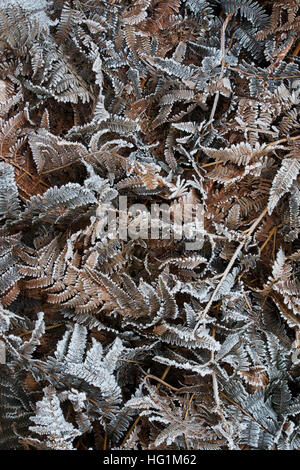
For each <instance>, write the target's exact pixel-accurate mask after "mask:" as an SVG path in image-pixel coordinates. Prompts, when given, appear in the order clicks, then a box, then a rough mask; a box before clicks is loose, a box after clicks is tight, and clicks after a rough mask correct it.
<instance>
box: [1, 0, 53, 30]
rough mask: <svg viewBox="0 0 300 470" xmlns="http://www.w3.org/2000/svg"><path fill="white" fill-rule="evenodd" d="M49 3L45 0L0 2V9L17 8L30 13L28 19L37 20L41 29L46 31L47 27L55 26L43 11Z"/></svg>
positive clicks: (5, 0)
mask: <svg viewBox="0 0 300 470" xmlns="http://www.w3.org/2000/svg"><path fill="white" fill-rule="evenodd" d="M51 3H52V1H51V2H48V1H47V0H0V9H1V8H7V7H14V6H19V7H21V8H23V10H28V12H31V13H30V17H31V18H32V19H37V20H38V22H39V24H40V26H41V29H46V30H48V28H49V26H51V25H53V24H56V23H53V22H52V21H51V20H50V18H49V17H48V16H47V14H46V11H45V10H46V8H47V5H48V6H49V5H50V4H51ZM35 10H38V11H35ZM33 12H34V13H33Z"/></svg>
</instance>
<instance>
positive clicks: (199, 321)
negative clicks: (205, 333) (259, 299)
mask: <svg viewBox="0 0 300 470" xmlns="http://www.w3.org/2000/svg"><path fill="white" fill-rule="evenodd" d="M267 212H268V208H267V207H266V208H265V209H264V210H263V212H262V213H261V214H260V216H259V217H258V218H257V219H256V220H255V221H254V222H253V224H252V225H251V227H250V228H249V230H247V232H246V238H245V239H244V240H243V241H241V242H240V244H239V245H238V247H237V249H236V250H235V252H234V254H233V256H232V258H231V260H230V262H229V264H228V266H227V268H226V269H225V271H224V273H223V275H222V277H221V280H220V282H219V284H218V285H217V287H216V289H215V290H214V292H213V294H212V296H211V298H210V300H209V302H208V304H207V305H206V307H205V309H204V310H203V312H202V313H201V317H200V319H199V320H198V322H197V323H196V325H195V327H194V331H196V330H197V329H198V327H199V325H200V323H201V322H202V319H203V317H205V315H206V314H207V313H208V311H209V309H210V307H211V305H212V303H213V301H214V299H215V298H216V295H217V293H218V292H219V290H220V288H221V286H222V284H223V283H224V281H225V279H226V277H227V276H228V274H229V272H230V270H231V268H232V266H233V265H234V263H235V260H236V259H237V257H238V256H239V254H240V252H241V250H242V248H243V246H244V245H245V243H246V241H247V240H248V239H249V237H250V236H251V234H252V233H253V232H254V230H255V229H256V227H257V226H258V224H259V223H260V222H261V220H262V219H263V218H264V217H265V215H266V214H267Z"/></svg>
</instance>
